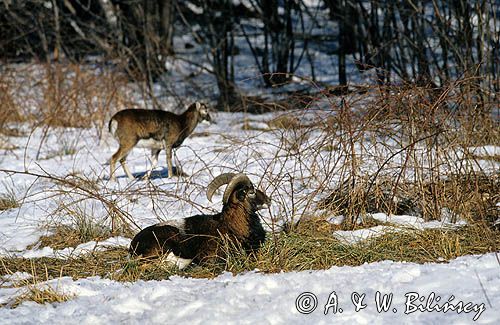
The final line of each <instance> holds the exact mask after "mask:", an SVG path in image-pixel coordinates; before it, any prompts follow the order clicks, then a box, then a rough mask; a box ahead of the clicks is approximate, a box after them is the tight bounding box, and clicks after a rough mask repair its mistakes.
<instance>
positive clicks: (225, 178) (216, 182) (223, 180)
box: [207, 173, 237, 202]
mask: <svg viewBox="0 0 500 325" xmlns="http://www.w3.org/2000/svg"><path fill="white" fill-rule="evenodd" d="M236 175H237V174H234V173H225V174H220V175H219V176H217V177H216V178H214V179H213V181H211V182H210V184H208V187H207V198H208V200H209V201H210V202H212V196H213V195H214V193H215V191H217V189H218V188H219V187H221V186H222V185H225V184H229V183H230V182H231V180H232V179H233V177H234V176H236ZM224 195H225V194H224Z"/></svg>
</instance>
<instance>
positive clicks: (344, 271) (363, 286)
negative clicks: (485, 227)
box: [0, 254, 500, 324]
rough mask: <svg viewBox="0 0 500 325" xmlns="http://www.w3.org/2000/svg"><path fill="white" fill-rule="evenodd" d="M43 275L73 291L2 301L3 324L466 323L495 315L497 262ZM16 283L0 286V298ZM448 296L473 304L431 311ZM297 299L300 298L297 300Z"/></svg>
mask: <svg viewBox="0 0 500 325" xmlns="http://www.w3.org/2000/svg"><path fill="white" fill-rule="evenodd" d="M47 284H48V285H50V286H51V287H52V288H57V290H58V291H59V292H63V293H65V294H67V295H70V296H74V297H73V298H72V299H70V300H69V301H66V302H63V303H54V304H51V305H39V304H36V303H33V302H24V303H22V304H21V305H20V306H19V307H17V308H15V309H9V308H1V309H0V319H2V320H3V321H4V322H5V321H7V323H9V324H31V323H50V324H67V322H68V321H69V320H71V322H72V323H79V324H109V323H118V322H119V323H127V324H139V323H141V324H158V323H167V324H188V323H189V324H207V323H208V324H221V323H227V324H236V323H237V324H286V323H291V324H302V323H313V324H327V323H332V322H340V323H344V324H353V323H359V324H368V323H371V322H375V323H376V324H382V323H408V324H410V323H420V324H423V323H425V324H438V323H443V322H444V323H447V324H451V323H454V324H455V323H463V324H465V323H472V322H473V321H472V319H473V318H474V317H477V323H479V324H494V323H498V322H499V321H500V314H499V313H498V310H497V309H496V306H498V302H499V301H500V265H499V262H498V259H497V257H496V256H495V254H487V255H483V256H465V257H460V258H457V259H456V260H452V261H450V263H449V264H434V263H430V264H424V265H419V264H414V263H395V262H391V261H384V262H379V263H371V264H365V265H362V266H358V267H349V266H344V267H332V268H331V269H328V270H321V271H304V272H289V273H280V274H261V273H258V272H255V271H254V272H248V273H245V274H240V275H237V276H233V275H232V274H230V273H224V274H221V275H220V276H218V277H217V278H215V279H212V280H207V279H193V278H182V277H178V276H174V277H172V278H170V279H169V280H163V281H137V282H135V283H119V282H115V281H112V280H106V279H101V278H98V277H92V278H86V279H80V280H77V281H73V280H72V279H70V278H61V279H57V280H52V281H48V283H47ZM457 284H460V285H457ZM14 291H15V289H13V288H0V303H2V302H5V301H6V300H7V299H8V298H9V297H11V295H12V293H13V292H14ZM303 292H310V293H312V294H314V295H315V297H316V299H317V307H316V309H315V310H314V311H312V312H311V313H309V314H301V313H299V312H298V311H297V309H296V299H297V297H299V295H300V294H301V293H303ZM333 292H334V294H333V295H332V293H333ZM377 292H379V294H381V295H384V294H386V295H388V294H391V293H392V294H393V300H392V304H391V306H390V309H389V311H387V312H384V311H382V312H380V313H379V312H377V306H376V303H375V296H376V295H377ZM411 292H415V293H418V294H419V295H420V296H421V297H424V300H425V301H424V302H418V304H419V305H422V307H421V308H423V306H425V303H426V301H427V299H428V298H429V296H430V295H431V293H434V294H435V295H436V299H437V297H438V296H439V297H440V300H439V302H436V299H435V300H434V302H432V303H431V304H430V306H431V307H434V309H433V311H414V312H411V313H408V314H405V311H411V310H412V308H413V307H412V306H413V305H417V302H413V303H412V302H411V300H410V298H411V297H412V296H411V295H408V294H409V293H411ZM356 293H357V294H358V295H356ZM363 294H364V295H365V298H364V299H363V304H365V305H366V308H364V309H362V310H359V311H358V312H356V311H355V306H354V304H353V302H352V301H351V297H352V296H353V295H354V297H359V296H361V295H363ZM405 295H408V296H405ZM451 296H453V297H454V299H451ZM335 297H337V302H338V306H337V313H336V314H333V311H334V308H333V307H331V308H329V309H328V310H327V314H326V315H325V314H324V311H325V305H327V302H328V301H329V298H332V299H334V298H335ZM333 301H334V300H331V301H330V302H333ZM447 301H450V303H451V304H454V305H457V306H458V304H459V301H462V302H463V303H464V304H466V303H469V302H470V303H471V305H469V306H470V309H471V310H472V306H474V308H475V311H470V312H469V313H465V312H462V313H458V312H455V311H448V312H447V313H444V312H443V311H441V312H439V311H437V310H436V305H437V306H443V304H444V303H445V302H447ZM406 303H408V306H406V305H405V304H406ZM490 303H491V304H490ZM299 305H300V306H303V307H304V308H305V307H307V305H306V304H304V302H302V303H299ZM340 308H341V309H342V312H340ZM393 308H395V309H396V312H394V310H393ZM482 308H484V311H482V312H481V309H482Z"/></svg>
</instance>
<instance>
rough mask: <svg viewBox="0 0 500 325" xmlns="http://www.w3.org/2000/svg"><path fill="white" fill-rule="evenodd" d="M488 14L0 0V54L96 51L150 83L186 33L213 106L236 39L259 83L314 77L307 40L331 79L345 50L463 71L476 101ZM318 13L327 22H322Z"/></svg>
mask: <svg viewBox="0 0 500 325" xmlns="http://www.w3.org/2000/svg"><path fill="white" fill-rule="evenodd" d="M326 12H328V16H325V15H324V13H326ZM499 14H500V5H499V4H498V2H497V1H496V0H482V1H481V0H478V1H466V0H454V1H443V0H413V1H410V0H405V1H388V0H323V1H318V4H317V6H316V7H311V6H306V4H305V3H304V2H303V1H302V0H281V1H278V0H248V1H245V2H240V1H232V0H207V1H204V0H191V1H184V0H155V1H153V0H44V1H42V0H3V1H0V35H1V37H0V59H2V60H9V61H11V60H18V61H26V60H32V59H33V58H35V59H37V60H40V61H47V62H50V61H52V60H60V58H61V55H62V53H64V57H65V58H67V59H70V60H74V61H77V62H79V61H81V60H83V59H85V58H86V57H88V56H89V55H99V56H101V57H103V58H104V60H105V62H118V63H119V66H120V67H121V68H123V69H124V70H125V71H126V72H127V73H128V75H129V76H130V77H131V78H133V79H135V80H142V81H146V82H147V84H148V85H150V86H151V85H152V83H154V82H155V81H156V80H158V78H159V77H160V76H161V75H162V74H164V73H165V69H166V65H165V60H166V58H168V56H174V55H176V48H175V46H174V43H173V36H174V35H179V36H182V35H183V34H190V35H192V36H193V39H194V41H195V42H196V43H197V44H191V45H192V46H199V47H200V48H202V49H204V52H203V53H204V54H203V56H205V57H207V58H208V59H209V60H210V62H211V64H212V69H211V70H210V71H211V72H212V73H213V74H214V75H215V77H216V79H217V85H218V88H219V96H220V102H221V103H222V107H230V106H231V104H232V103H234V102H235V101H238V100H239V95H238V94H239V92H238V89H237V87H236V85H235V77H234V75H235V66H237V61H238V53H239V50H240V49H239V48H238V47H237V46H236V45H235V39H236V38H240V39H242V40H243V39H244V40H246V45H248V47H249V49H250V51H251V53H252V54H253V56H254V64H255V66H256V67H257V69H258V70H259V71H260V74H261V76H262V82H263V84H264V85H265V86H267V87H271V86H272V87H276V86H279V85H282V84H285V83H287V82H289V81H290V80H291V76H292V75H293V74H294V72H296V71H297V69H298V67H299V66H301V65H309V67H310V71H311V78H312V79H313V80H314V79H315V69H314V68H315V64H317V63H316V62H314V58H313V56H312V55H311V53H310V50H311V46H312V45H315V46H316V48H317V47H318V46H321V48H323V49H324V48H327V49H328V52H329V53H332V55H335V56H337V57H338V67H332V73H338V80H339V83H340V85H347V84H348V73H349V71H348V70H347V68H346V61H348V60H351V62H352V61H353V62H355V63H356V65H357V67H358V68H359V69H360V70H366V69H372V68H373V69H376V71H377V77H378V82H379V83H380V84H391V83H393V82H394V81H404V82H410V83H415V84H417V85H420V86H422V85H424V86H431V87H440V86H443V85H445V84H447V82H448V81H449V80H454V79H457V78H461V77H467V78H473V79H474V80H475V83H474V84H473V87H472V88H473V89H472V90H473V91H474V92H475V93H476V94H477V95H478V98H480V100H486V98H488V97H489V96H491V94H492V93H493V94H494V93H495V92H498V91H499V90H500V84H499V82H498V80H499V78H500V36H499V35H500V21H499V20H498V19H499ZM325 17H327V19H329V20H330V23H331V24H332V26H334V28H328V29H326V28H325V29H322V27H323V25H324V24H326V23H327V22H326V21H325ZM313 30H315V32H314V33H313ZM318 30H321V32H319V33H318ZM239 44H243V43H241V42H240V43H239ZM240 46H241V45H240ZM200 55H201V54H200ZM490 99H491V98H490Z"/></svg>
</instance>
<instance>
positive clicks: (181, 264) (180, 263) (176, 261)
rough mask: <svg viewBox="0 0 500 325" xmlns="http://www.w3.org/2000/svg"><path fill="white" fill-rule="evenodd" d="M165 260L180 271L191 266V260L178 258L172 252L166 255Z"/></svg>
mask: <svg viewBox="0 0 500 325" xmlns="http://www.w3.org/2000/svg"><path fill="white" fill-rule="evenodd" d="M165 260H166V261H167V262H168V263H171V264H173V265H175V266H177V267H178V268H179V270H182V269H183V268H185V267H186V266H188V265H189V264H191V261H192V259H189V258H182V257H179V256H177V255H175V254H174V253H172V252H171V253H169V254H168V255H167V258H166V259H165Z"/></svg>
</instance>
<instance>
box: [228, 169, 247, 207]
mask: <svg viewBox="0 0 500 325" xmlns="http://www.w3.org/2000/svg"><path fill="white" fill-rule="evenodd" d="M242 183H243V184H245V185H248V186H249V187H253V184H252V181H250V179H249V178H248V176H247V175H245V174H241V173H240V174H236V175H235V176H234V177H233V178H232V179H231V182H230V183H229V184H228V185H227V187H226V190H225V191H224V196H223V198H222V203H224V204H227V202H228V201H229V196H231V193H232V192H233V191H234V189H235V188H236V186H238V185H240V184H242Z"/></svg>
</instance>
